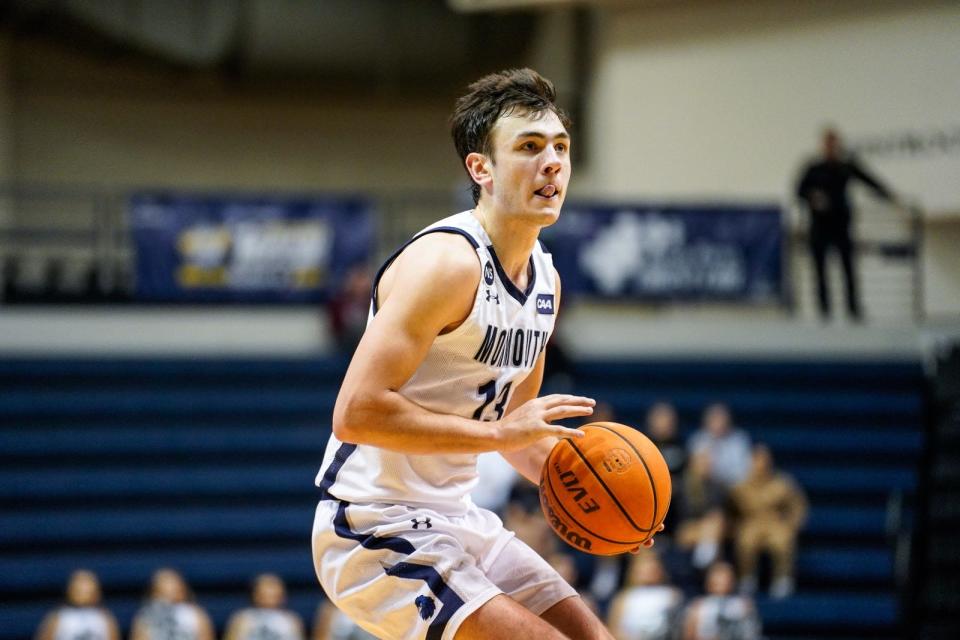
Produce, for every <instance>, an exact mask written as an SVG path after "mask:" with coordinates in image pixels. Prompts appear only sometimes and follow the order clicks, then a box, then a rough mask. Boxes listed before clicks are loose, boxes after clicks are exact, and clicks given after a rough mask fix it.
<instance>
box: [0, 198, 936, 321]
mask: <svg viewBox="0 0 960 640" xmlns="http://www.w3.org/2000/svg"><path fill="white" fill-rule="evenodd" d="M129 196H130V192H128V191H125V190H121V189H118V188H93V187H61V186H49V185H16V184H6V185H0V296H4V295H5V296H6V302H8V303H16V302H24V301H27V302H48V301H55V302H105V301H129V300H132V299H133V293H134V291H135V287H136V282H135V277H136V276H135V257H136V256H135V249H134V246H133V241H132V238H131V234H130V228H129V225H128V220H127V209H128V201H129ZM370 197H371V198H372V200H373V201H374V202H375V204H376V208H377V210H378V213H379V221H378V236H377V242H378V246H377V248H376V258H377V259H378V260H379V259H380V258H383V257H385V256H386V255H387V254H388V253H389V252H390V251H392V250H393V249H394V248H395V247H397V246H399V245H401V244H402V243H403V242H404V241H405V240H406V239H408V238H409V237H410V236H411V235H412V234H413V233H414V232H416V231H417V230H418V229H420V228H422V227H423V226H425V225H427V224H429V223H431V222H433V221H434V220H437V219H439V218H441V217H444V216H446V215H449V214H451V213H453V212H455V211H458V210H462V209H465V208H468V207H469V206H470V204H471V202H470V200H469V195H468V194H467V193H466V192H463V193H454V192H452V191H439V190H437V191H416V192H414V191H409V192H397V191H390V192H387V193H382V194H370ZM788 213H789V215H790V217H791V219H792V220H793V224H791V225H789V226H788V229H789V232H788V235H787V241H786V243H785V247H784V249H785V262H786V267H787V270H786V273H787V275H788V281H787V291H788V298H789V300H790V302H791V303H792V304H791V306H792V307H793V309H794V311H795V313H797V314H798V315H804V314H811V315H813V314H815V294H814V281H813V275H812V268H811V266H810V258H809V251H808V250H807V246H806V243H807V240H806V231H805V225H804V224H803V223H802V216H801V215H800V214H799V213H798V212H797V211H792V212H788ZM857 213H858V215H857V218H856V225H855V229H854V235H855V237H856V238H857V243H858V249H859V251H858V260H859V263H860V269H859V272H860V276H861V278H860V279H861V287H860V289H861V297H862V301H863V306H864V308H865V310H866V313H867V315H868V317H885V318H895V319H901V320H914V321H920V320H922V319H923V269H922V265H921V263H920V258H921V252H922V249H923V225H922V219H921V216H920V215H919V213H918V212H917V211H916V210H915V209H914V210H912V211H910V212H909V213H902V212H896V211H893V210H892V208H890V207H879V206H876V205H874V206H862V207H861V208H860V210H859V211H858V212H857ZM828 262H829V267H828V269H829V270H830V271H831V272H832V275H833V276H834V278H833V279H834V280H835V282H834V283H833V287H832V289H833V293H834V294H836V295H837V296H838V297H839V294H840V293H841V292H842V289H843V288H842V287H841V286H840V281H839V273H840V267H839V261H838V260H829V261H828ZM836 302H837V303H839V300H837V301H836ZM836 307H837V308H842V305H840V304H836Z"/></svg>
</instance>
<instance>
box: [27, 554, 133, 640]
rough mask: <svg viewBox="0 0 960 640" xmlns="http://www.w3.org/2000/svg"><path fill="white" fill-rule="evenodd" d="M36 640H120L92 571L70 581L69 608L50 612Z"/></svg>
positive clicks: (80, 572)
mask: <svg viewBox="0 0 960 640" xmlns="http://www.w3.org/2000/svg"><path fill="white" fill-rule="evenodd" d="M34 637H35V639H36V640H120V631H119V628H118V627H117V620H116V618H114V617H113V614H112V613H110V612H109V611H108V610H107V609H105V608H104V607H103V606H102V605H101V603H100V581H99V580H98V579H97V576H96V574H95V573H93V572H91V571H84V570H80V571H74V572H73V573H72V574H70V580H69V581H68V582H67V603H66V605H64V606H62V607H60V608H59V609H56V610H55V611H52V612H50V613H49V614H47V616H46V617H45V618H44V619H43V622H42V623H41V624H40V628H39V629H38V630H37V633H36V635H35V636H34Z"/></svg>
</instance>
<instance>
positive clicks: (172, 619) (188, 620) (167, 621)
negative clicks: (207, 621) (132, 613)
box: [141, 602, 200, 640]
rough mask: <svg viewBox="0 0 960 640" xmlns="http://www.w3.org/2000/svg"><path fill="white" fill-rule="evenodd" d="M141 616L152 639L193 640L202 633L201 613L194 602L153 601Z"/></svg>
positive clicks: (148, 635)
mask: <svg viewBox="0 0 960 640" xmlns="http://www.w3.org/2000/svg"><path fill="white" fill-rule="evenodd" d="M141 616H142V619H143V621H144V623H145V626H146V629H147V637H148V638H149V639H150V640H193V639H194V638H197V637H199V635H200V615H199V612H198V610H197V608H196V606H194V605H192V604H188V603H184V602H178V603H169V602H153V603H151V604H149V605H147V606H146V608H144V609H143V610H142V613H141Z"/></svg>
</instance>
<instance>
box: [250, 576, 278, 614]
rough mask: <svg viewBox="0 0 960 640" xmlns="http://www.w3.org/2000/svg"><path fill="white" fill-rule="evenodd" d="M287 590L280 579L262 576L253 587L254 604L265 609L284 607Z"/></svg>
mask: <svg viewBox="0 0 960 640" xmlns="http://www.w3.org/2000/svg"><path fill="white" fill-rule="evenodd" d="M285 599H286V589H284V586H283V582H281V581H280V578H278V577H277V576H273V575H266V576H260V577H259V578H258V579H257V582H256V584H254V587H253V603H254V604H255V605H257V606H258V607H261V608H264V609H276V608H277V607H280V606H282V605H283V601H284V600H285Z"/></svg>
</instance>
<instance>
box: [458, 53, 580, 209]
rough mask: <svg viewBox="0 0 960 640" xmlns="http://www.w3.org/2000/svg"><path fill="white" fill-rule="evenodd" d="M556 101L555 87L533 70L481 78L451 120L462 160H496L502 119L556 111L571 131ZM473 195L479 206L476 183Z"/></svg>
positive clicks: (462, 97) (567, 119) (464, 96)
mask: <svg viewBox="0 0 960 640" xmlns="http://www.w3.org/2000/svg"><path fill="white" fill-rule="evenodd" d="M556 98H557V92H556V90H554V88H553V83H552V82H550V81H549V80H547V79H546V78H544V77H543V76H541V75H540V74H539V73H537V72H536V71H534V70H533V69H507V70H506V71H500V72H498V73H491V74H490V75H487V76H484V77H482V78H480V79H479V80H477V81H476V82H474V83H473V84H471V85H470V86H469V87H467V93H466V94H465V95H463V96H461V97H460V99H459V100H457V104H456V106H455V107H454V109H453V115H451V116H450V133H451V134H452V135H453V144H454V145H455V146H456V147H457V153H458V154H459V155H460V160H461V161H463V160H466V158H467V155H469V154H471V153H474V152H477V153H482V154H484V155H487V156H490V157H493V144H492V140H491V135H490V133H491V131H492V130H493V126H494V125H495V124H496V122H497V120H498V119H499V118H500V117H502V116H507V115H510V114H512V113H515V112H517V111H520V112H522V113H527V114H532V115H534V116H537V117H539V116H541V115H543V114H544V113H546V112H547V111H552V112H553V113H555V114H557V117H558V118H560V122H562V123H563V126H564V127H567V128H569V127H570V118H569V117H568V116H567V114H566V113H565V112H564V110H563V109H561V108H560V107H558V106H557V105H556V104H555V103H554V101H555V100H556ZM468 173H469V172H468ZM472 191H473V202H474V203H477V202H479V201H480V185H478V184H476V183H474V185H473V189H472Z"/></svg>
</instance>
